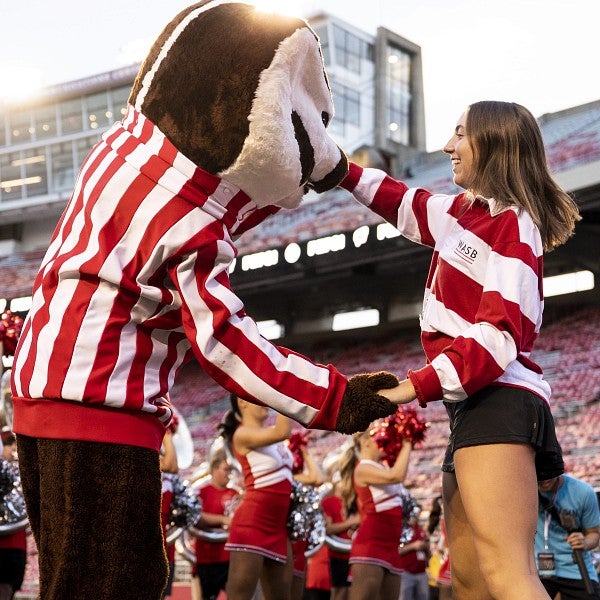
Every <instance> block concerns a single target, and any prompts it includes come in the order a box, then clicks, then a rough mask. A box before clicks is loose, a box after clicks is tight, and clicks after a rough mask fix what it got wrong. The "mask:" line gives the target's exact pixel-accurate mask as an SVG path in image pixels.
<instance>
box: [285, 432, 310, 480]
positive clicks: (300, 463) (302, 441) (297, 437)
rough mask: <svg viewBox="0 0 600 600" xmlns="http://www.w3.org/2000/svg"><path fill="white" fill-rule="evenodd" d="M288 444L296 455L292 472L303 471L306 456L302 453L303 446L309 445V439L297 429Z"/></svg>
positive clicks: (294, 455)
mask: <svg viewBox="0 0 600 600" xmlns="http://www.w3.org/2000/svg"><path fill="white" fill-rule="evenodd" d="M287 445H288V448H289V449H290V452H291V453H292V455H293V457H294V464H293V465H292V473H302V471H303V470H304V456H303V454H302V448H304V447H305V446H307V445H308V439H307V438H306V436H304V435H302V434H301V433H300V432H299V431H295V432H294V433H292V435H291V436H290V438H289V439H288V441H287Z"/></svg>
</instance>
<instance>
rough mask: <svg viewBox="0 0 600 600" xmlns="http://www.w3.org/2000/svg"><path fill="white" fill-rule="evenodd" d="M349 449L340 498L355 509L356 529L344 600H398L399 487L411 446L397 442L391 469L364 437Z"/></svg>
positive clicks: (342, 469)
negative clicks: (395, 455) (347, 589)
mask: <svg viewBox="0 0 600 600" xmlns="http://www.w3.org/2000/svg"><path fill="white" fill-rule="evenodd" d="M353 439H354V445H353V446H352V447H350V448H349V449H348V450H346V452H345V453H344V454H343V455H342V457H341V458H340V473H341V477H342V482H341V489H342V497H343V498H344V502H345V504H346V506H352V505H353V504H354V503H355V502H356V503H357V505H358V509H359V514H360V525H359V526H358V530H357V532H356V535H355V536H354V539H353V540H352V548H351V550H350V559H349V563H350V566H351V567H350V568H351V575H352V585H351V586H350V594H349V597H350V600H373V599H374V598H377V599H378V600H397V599H398V595H399V594H400V573H401V570H402V569H401V567H400V555H399V554H398V545H399V544H400V536H401V534H402V491H403V489H404V486H403V485H402V481H404V478H405V477H406V471H407V470H408V459H409V457H410V452H411V449H412V444H411V442H409V441H408V440H404V441H403V442H402V448H401V450H400V453H399V454H398V458H397V459H396V461H395V462H394V466H393V467H391V468H390V467H388V466H386V465H384V464H383V463H382V462H381V460H382V458H383V457H384V452H383V450H382V449H380V447H379V446H378V445H377V444H376V443H375V441H374V440H373V438H372V437H371V436H370V435H369V432H367V431H365V432H363V433H360V434H355V435H354V436H353Z"/></svg>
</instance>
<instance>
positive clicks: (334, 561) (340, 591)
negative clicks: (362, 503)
mask: <svg viewBox="0 0 600 600" xmlns="http://www.w3.org/2000/svg"><path fill="white" fill-rule="evenodd" d="M331 483H332V484H333V491H332V494H331V495H330V496H327V497H326V498H323V501H322V503H321V508H322V509H323V513H324V514H325V521H326V523H327V525H326V529H325V533H326V534H327V535H335V536H337V537H340V538H342V539H346V540H350V539H351V537H352V534H353V533H354V532H355V531H356V528H357V527H358V526H359V525H360V516H359V514H358V512H357V511H358V509H357V508H356V506H355V505H353V506H351V507H346V506H344V501H343V498H342V495H341V490H340V484H341V476H340V473H339V471H338V470H337V469H336V471H335V472H334V473H333V475H332V477H331ZM348 559H349V554H348V553H346V552H341V551H340V550H335V549H331V550H330V551H329V570H330V573H331V600H348V596H349V592H350V564H349V562H348Z"/></svg>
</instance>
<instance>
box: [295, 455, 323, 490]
mask: <svg viewBox="0 0 600 600" xmlns="http://www.w3.org/2000/svg"><path fill="white" fill-rule="evenodd" d="M301 452H302V456H303V458H304V471H303V472H302V473H296V475H294V479H295V480H296V481H299V482H300V483H303V484H304V485H321V484H322V483H323V473H321V469H319V467H318V465H317V464H316V463H315V461H314V459H313V457H312V455H311V453H310V452H309V451H308V450H307V449H306V448H302V450H301Z"/></svg>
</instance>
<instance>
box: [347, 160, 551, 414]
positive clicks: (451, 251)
mask: <svg viewBox="0 0 600 600" xmlns="http://www.w3.org/2000/svg"><path fill="white" fill-rule="evenodd" d="M341 185H342V186H343V187H344V188H346V189H347V190H349V191H350V192H352V194H353V195H354V197H355V198H356V199H357V200H358V201H359V202H361V203H362V204H364V205H365V206H367V207H369V208H370V209H371V210H373V211H374V212H376V213H377V214H379V215H380V216H382V217H383V218H384V219H385V220H386V221H388V222H390V223H391V224H392V225H394V226H395V227H397V228H398V230H399V231H400V233H401V234H402V235H403V236H405V237H406V238H408V239H409V240H412V241H413V242H416V243H419V244H423V245H426V246H430V247H432V248H433V250H434V251H433V257H432V262H431V267H430V270H429V274H428V277H427V283H426V287H425V295H424V300H423V310H422V313H421V316H420V322H421V340H422V344H423V349H424V351H425V356H426V358H427V365H426V366H425V367H423V368H421V369H418V370H413V371H409V373H408V376H409V378H410V380H411V382H412V384H413V386H414V387H415V390H416V392H417V398H418V400H419V403H421V404H422V405H423V404H425V403H427V402H431V401H433V400H441V399H443V400H445V401H447V402H458V401H460V400H463V399H464V398H466V397H467V396H469V395H471V394H473V393H475V392H476V391H478V390H480V389H481V388H483V387H485V386H487V385H490V384H492V383H493V384H495V385H507V386H514V387H519V388H524V389H527V390H530V391H531V392H533V393H535V394H537V395H538V396H540V397H542V398H543V399H544V400H546V401H549V398H550V386H549V385H548V383H547V382H546V381H545V380H544V378H543V374H542V370H541V368H540V367H539V366H538V365H537V364H535V363H534V362H533V361H532V360H531V359H530V353H531V350H532V348H533V345H534V342H535V340H536V338H537V336H538V334H539V330H540V326H541V322H542V311H543V306H544V302H543V291H542V279H543V256H542V241H541V237H540V233H539V230H538V228H537V227H536V225H535V224H534V223H533V221H532V219H531V217H530V216H529V214H528V213H527V212H525V211H522V210H521V211H519V210H518V209H517V208H516V207H510V208H506V209H502V208H501V207H500V206H498V204H497V203H495V202H494V200H493V199H489V200H484V199H481V198H478V199H477V200H476V201H475V202H474V203H473V204H472V206H470V207H468V203H467V200H466V198H465V194H458V195H443V194H432V193H431V192H428V191H427V190H424V189H420V188H408V187H407V186H406V185H405V184H404V183H402V182H400V181H396V180H394V179H392V178H391V177H389V176H387V175H386V174H385V173H384V172H383V171H380V170H378V169H363V168H362V167H360V166H358V165H356V164H351V165H350V171H349V173H348V176H347V177H346V179H345V180H344V181H343V182H342V184H341Z"/></svg>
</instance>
